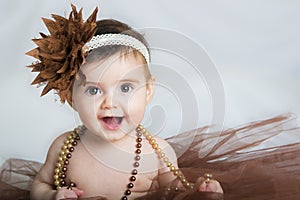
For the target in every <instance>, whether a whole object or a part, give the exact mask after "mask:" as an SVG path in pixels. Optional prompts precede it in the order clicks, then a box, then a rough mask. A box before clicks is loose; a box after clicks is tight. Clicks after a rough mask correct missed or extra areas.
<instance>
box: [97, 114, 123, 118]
mask: <svg viewBox="0 0 300 200" xmlns="http://www.w3.org/2000/svg"><path fill="white" fill-rule="evenodd" d="M108 117H115V118H123V117H124V116H121V115H98V118H99V119H103V118H108Z"/></svg>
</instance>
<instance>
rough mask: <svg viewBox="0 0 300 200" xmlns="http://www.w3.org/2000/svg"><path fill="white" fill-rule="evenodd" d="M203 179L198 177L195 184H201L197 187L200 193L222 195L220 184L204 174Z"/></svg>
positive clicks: (209, 175)
mask: <svg viewBox="0 0 300 200" xmlns="http://www.w3.org/2000/svg"><path fill="white" fill-rule="evenodd" d="M204 176H205V178H203V177H200V178H198V179H197V181H196V182H198V183H201V184H200V186H199V189H198V190H199V191H200V192H218V193H223V189H222V187H221V185H220V183H219V182H218V181H216V180H214V179H211V178H212V175H211V174H205V175H204Z"/></svg>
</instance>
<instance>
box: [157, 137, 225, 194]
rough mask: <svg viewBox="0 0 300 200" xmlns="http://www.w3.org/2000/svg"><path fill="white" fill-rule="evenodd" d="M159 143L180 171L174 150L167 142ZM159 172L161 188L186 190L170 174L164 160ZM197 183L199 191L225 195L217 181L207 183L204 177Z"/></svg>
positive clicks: (161, 141)
mask: <svg viewBox="0 0 300 200" xmlns="http://www.w3.org/2000/svg"><path fill="white" fill-rule="evenodd" d="M158 141H159V142H158V143H159V146H164V148H162V150H163V152H164V153H165V155H166V157H167V158H168V159H169V162H171V163H172V165H173V166H174V167H175V168H176V169H178V164H177V156H176V153H175V151H174V149H173V148H172V147H171V146H170V145H169V144H168V143H167V142H166V141H165V140H163V139H159V140H158ZM158 172H159V175H158V182H159V185H160V187H177V188H179V189H184V185H183V184H182V183H181V182H180V181H179V178H178V177H177V176H176V175H174V174H173V173H172V172H170V168H169V167H167V166H166V163H165V162H164V161H163V160H161V161H160V166H159V171H158ZM187 181H188V180H187ZM196 183H197V184H196V185H197V186H198V191H201V192H218V193H223V190H222V187H221V185H220V183H219V182H218V181H216V180H213V179H211V180H209V181H205V179H204V178H203V177H199V178H198V179H197V181H196Z"/></svg>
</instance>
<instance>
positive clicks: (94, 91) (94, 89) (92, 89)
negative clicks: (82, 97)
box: [85, 86, 101, 96]
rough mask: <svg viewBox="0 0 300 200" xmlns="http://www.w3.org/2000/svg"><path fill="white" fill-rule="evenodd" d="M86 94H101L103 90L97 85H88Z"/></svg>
mask: <svg viewBox="0 0 300 200" xmlns="http://www.w3.org/2000/svg"><path fill="white" fill-rule="evenodd" d="M85 93H86V94H88V95H90V96H94V95H97V94H101V90H100V89H99V88H97V87H93V86H91V87H88V88H87V89H86V91H85Z"/></svg>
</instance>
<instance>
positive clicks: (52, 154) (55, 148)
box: [30, 133, 82, 200]
mask: <svg viewBox="0 0 300 200" xmlns="http://www.w3.org/2000/svg"><path fill="white" fill-rule="evenodd" d="M66 135H67V133H66V134H63V135H61V136H59V137H58V138H57V139H56V140H55V141H54V142H53V143H52V145H51V147H50V148H49V151H48V155H47V159H46V162H45V163H44V165H43V166H42V168H41V169H40V171H39V173H38V175H37V176H36V178H35V180H34V181H33V184H32V188H31V191H30V199H31V200H40V199H43V200H54V199H64V198H77V197H78V196H80V195H81V194H82V191H81V190H78V189H77V188H73V189H72V190H68V189H66V188H62V189H60V190H58V191H57V190H55V189H54V185H53V181H54V177H53V174H54V169H55V166H56V162H57V157H58V154H59V151H60V150H61V146H62V144H63V142H64V140H65V138H66Z"/></svg>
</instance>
